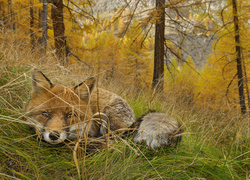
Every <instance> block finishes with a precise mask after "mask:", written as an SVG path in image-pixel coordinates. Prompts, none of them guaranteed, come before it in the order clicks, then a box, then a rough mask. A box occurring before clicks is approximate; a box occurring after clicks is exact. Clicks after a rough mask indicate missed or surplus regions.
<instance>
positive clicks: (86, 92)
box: [26, 69, 179, 148]
mask: <svg viewBox="0 0 250 180" xmlns="http://www.w3.org/2000/svg"><path fill="white" fill-rule="evenodd" d="M95 83H96V81H95V78H93V77H92V78H89V79H87V80H85V81H84V82H82V83H80V84H78V85H77V86H74V87H65V86H63V85H60V84H52V82H51V81H50V80H49V79H48V78H47V77H46V76H45V75H44V74H43V73H42V72H41V71H39V70H37V69H34V70H33V71H32V93H31V100H30V102H29V104H28V106H27V108H26V114H27V117H28V118H27V121H28V122H29V124H30V126H31V127H33V128H35V129H36V133H37V134H38V135H39V136H40V137H41V138H43V139H44V140H45V141H46V142H48V143H51V144H58V143H62V142H64V141H65V140H72V141H73V140H77V139H79V138H84V137H87V136H90V137H99V136H102V135H105V134H106V133H107V131H108V129H110V130H111V131H115V130H119V129H124V128H128V127H132V126H133V125H134V124H137V125H138V128H139V129H138V134H137V135H136V137H135V141H136V142H142V141H146V143H147V145H149V146H151V147H152V148H154V147H158V145H159V144H166V141H164V140H159V139H158V140H156V141H157V142H154V143H152V138H153V136H157V137H158V135H157V133H158V134H159V135H160V136H161V138H168V137H169V135H170V134H173V133H174V132H175V131H176V130H177V129H178V128H179V126H178V125H177V124H176V123H177V122H176V123H174V122H175V120H172V119H171V123H169V124H168V123H166V121H168V120H166V118H165V117H164V118H165V120H162V119H161V117H163V116H160V117H158V118H156V119H155V120H156V124H154V122H155V120H154V118H153V115H152V114H151V115H150V114H147V115H145V116H143V118H141V119H140V120H139V121H137V122H136V120H135V115H134V112H133V110H132V108H131V107H130V106H129V104H128V103H127V102H126V101H125V100H124V99H122V98H121V97H120V96H118V95H116V94H114V93H111V92H109V91H106V90H104V89H101V88H95ZM155 115H156V116H158V115H159V114H155ZM151 118H153V119H152V120H153V121H152V123H149V121H150V119H151ZM141 120H143V121H144V120H145V122H143V121H142V122H141ZM138 122H140V123H138ZM161 122H165V126H164V127H163V128H162V129H160V131H158V130H159V129H157V127H158V126H159V125H160V123H161ZM173 124H175V125H173ZM169 126H171V127H169ZM146 131H148V132H149V133H150V134H151V135H150V134H149V135H146V134H145V133H144V132H146ZM164 131H167V132H166V134H168V136H163V135H162V134H164ZM156 145H157V146H156Z"/></svg>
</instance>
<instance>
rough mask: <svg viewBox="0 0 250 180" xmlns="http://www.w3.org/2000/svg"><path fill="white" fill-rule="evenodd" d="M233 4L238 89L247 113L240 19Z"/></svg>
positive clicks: (241, 102) (242, 111)
mask: <svg viewBox="0 0 250 180" xmlns="http://www.w3.org/2000/svg"><path fill="white" fill-rule="evenodd" d="M232 4H233V17H234V20H233V22H234V34H235V35H234V39H235V50H236V62H237V75H238V90H239V98H240V107H241V113H242V114H245V113H246V103H245V95H244V85H243V83H244V81H243V71H242V60H241V46H240V30H239V19H238V11H237V2H236V0H232Z"/></svg>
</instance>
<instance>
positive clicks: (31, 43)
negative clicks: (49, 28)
mask: <svg viewBox="0 0 250 180" xmlns="http://www.w3.org/2000/svg"><path fill="white" fill-rule="evenodd" d="M33 28H34V10H33V1H32V0H30V45H31V51H34V49H35V39H34V38H35V36H34V31H33Z"/></svg>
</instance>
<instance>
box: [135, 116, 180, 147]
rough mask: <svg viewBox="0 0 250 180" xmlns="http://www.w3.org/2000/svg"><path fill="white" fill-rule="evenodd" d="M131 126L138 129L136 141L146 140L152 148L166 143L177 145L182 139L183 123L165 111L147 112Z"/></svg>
mask: <svg viewBox="0 0 250 180" xmlns="http://www.w3.org/2000/svg"><path fill="white" fill-rule="evenodd" d="M131 128H136V129H137V133H136V135H135V137H134V142H137V143H142V142H146V145H147V146H149V147H151V148H152V149H157V148H159V147H161V146H166V145H174V146H176V145H177V144H178V143H179V142H180V141H181V139H182V135H181V133H182V132H183V130H182V128H181V125H180V124H179V123H178V122H177V121H176V120H175V119H174V118H172V117H170V116H168V115H166V114H165V113H159V112H149V113H146V114H144V115H143V116H141V117H140V118H138V119H137V121H136V122H135V123H134V124H133V125H132V126H131Z"/></svg>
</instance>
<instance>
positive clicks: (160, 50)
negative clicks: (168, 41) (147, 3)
mask: <svg viewBox="0 0 250 180" xmlns="http://www.w3.org/2000/svg"><path fill="white" fill-rule="evenodd" d="M156 10H157V14H158V18H156V24H155V48H154V50H155V52H154V75H153V82H152V88H153V89H156V90H157V91H163V85H164V42H165V32H164V31H165V0H156Z"/></svg>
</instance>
